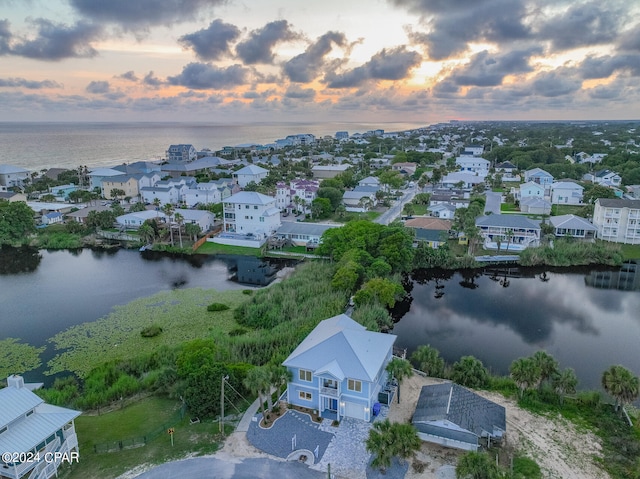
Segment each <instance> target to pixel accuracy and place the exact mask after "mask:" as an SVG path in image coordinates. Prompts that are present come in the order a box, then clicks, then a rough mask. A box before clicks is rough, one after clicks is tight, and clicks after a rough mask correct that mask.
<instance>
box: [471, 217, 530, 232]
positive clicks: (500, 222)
mask: <svg viewBox="0 0 640 479" xmlns="http://www.w3.org/2000/svg"><path fill="white" fill-rule="evenodd" d="M476 226H497V227H502V228H524V229H535V230H539V229H540V225H539V224H538V223H535V222H534V221H531V220H530V219H529V218H527V217H526V216H521V215H485V216H480V217H479V218H476Z"/></svg>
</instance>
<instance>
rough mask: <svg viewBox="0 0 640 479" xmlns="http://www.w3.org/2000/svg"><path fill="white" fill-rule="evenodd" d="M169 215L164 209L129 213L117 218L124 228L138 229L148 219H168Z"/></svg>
mask: <svg viewBox="0 0 640 479" xmlns="http://www.w3.org/2000/svg"><path fill="white" fill-rule="evenodd" d="M166 218H167V216H166V215H165V214H164V213H163V212H162V211H156V210H145V211H136V212H135V213H127V214H124V215H120V216H118V217H117V218H116V222H117V223H118V224H119V225H120V226H122V227H124V228H133V229H138V228H140V226H142V225H143V223H144V222H145V221H147V220H157V219H162V220H163V221H164V220H166Z"/></svg>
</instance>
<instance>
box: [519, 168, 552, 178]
mask: <svg viewBox="0 0 640 479" xmlns="http://www.w3.org/2000/svg"><path fill="white" fill-rule="evenodd" d="M524 174H525V176H550V177H552V178H553V175H552V174H551V173H549V172H547V171H544V170H543V169H542V168H532V169H531V170H527V171H525V172H524Z"/></svg>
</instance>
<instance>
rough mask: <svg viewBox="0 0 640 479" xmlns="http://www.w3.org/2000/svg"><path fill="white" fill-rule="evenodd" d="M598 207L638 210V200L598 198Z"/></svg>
mask: <svg viewBox="0 0 640 479" xmlns="http://www.w3.org/2000/svg"><path fill="white" fill-rule="evenodd" d="M596 201H597V202H598V203H600V206H604V207H605V208H633V209H637V208H640V200H623V199H619V198H598V199H597V200H596Z"/></svg>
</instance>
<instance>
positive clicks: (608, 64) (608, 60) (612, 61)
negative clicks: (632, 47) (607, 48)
mask: <svg viewBox="0 0 640 479" xmlns="http://www.w3.org/2000/svg"><path fill="white" fill-rule="evenodd" d="M577 68H578V69H579V71H580V74H581V76H582V78H584V79H600V78H609V77H610V76H611V75H613V74H614V73H615V72H617V71H627V72H629V73H631V74H632V75H633V76H640V53H638V54H623V55H603V56H600V57H595V56H592V55H590V56H588V57H586V58H585V59H584V60H583V61H582V62H581V63H580V65H579V66H578V67H577Z"/></svg>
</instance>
